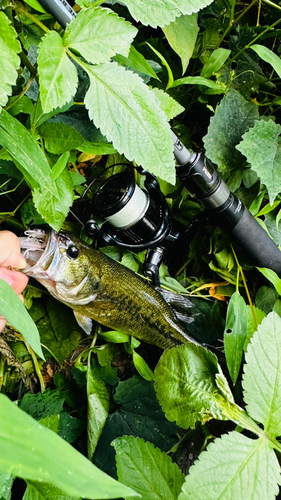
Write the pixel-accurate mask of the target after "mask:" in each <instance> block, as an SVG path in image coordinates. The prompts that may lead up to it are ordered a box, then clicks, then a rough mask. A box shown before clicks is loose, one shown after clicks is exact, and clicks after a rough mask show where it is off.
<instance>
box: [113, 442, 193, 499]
mask: <svg viewBox="0 0 281 500" xmlns="http://www.w3.org/2000/svg"><path fill="white" fill-rule="evenodd" d="M112 446H113V447H114V448H115V451H116V464H117V472H118V479H119V481H121V482H122V483H123V484H126V485H127V486H133V488H134V490H135V491H137V492H138V493H139V494H140V495H141V497H142V499H143V500H159V499H165V500H177V498H178V494H179V493H180V491H181V486H182V484H183V482H184V475H183V474H182V472H181V471H180V469H179V467H178V466H177V465H176V464H174V463H173V462H172V460H171V458H170V457H168V455H166V453H163V452H162V451H161V450H159V448H155V447H154V446H153V444H151V443H148V442H147V443H146V442H145V441H144V440H143V439H140V438H134V437H133V436H124V437H122V438H117V439H115V440H114V441H113V443H112ZM156 464H157V466H155V465H156Z"/></svg>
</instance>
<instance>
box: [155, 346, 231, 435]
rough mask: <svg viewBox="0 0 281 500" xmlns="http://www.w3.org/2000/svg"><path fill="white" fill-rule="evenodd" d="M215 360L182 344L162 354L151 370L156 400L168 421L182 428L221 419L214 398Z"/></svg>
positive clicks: (204, 350)
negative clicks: (153, 370) (152, 370)
mask: <svg viewBox="0 0 281 500" xmlns="http://www.w3.org/2000/svg"><path fill="white" fill-rule="evenodd" d="M217 374H218V365H217V359H216V357H215V355H214V354H212V353H211V352H208V351H206V349H204V348H203V347H201V346H197V345H194V344H192V345H191V344H189V345H183V346H179V347H177V348H173V349H169V350H168V351H165V352H164V353H163V355H162V357H161V359H160V361H159V363H158V365H157V367H156V369H155V372H154V380H155V389H156V393H157V397H158V399H159V401H160V404H161V405H162V407H163V410H164V412H165V414H166V416H167V418H168V419H169V420H171V421H172V422H173V421H174V420H176V422H177V424H178V425H179V426H180V427H183V428H184V429H187V428H188V427H192V428H194V427H195V423H196V422H197V421H200V422H202V423H204V422H207V421H208V420H210V419H211V418H217V419H219V420H225V419H226V418H227V417H225V416H224V413H223V405H221V399H219V396H218V388H217V384H216V375H217Z"/></svg>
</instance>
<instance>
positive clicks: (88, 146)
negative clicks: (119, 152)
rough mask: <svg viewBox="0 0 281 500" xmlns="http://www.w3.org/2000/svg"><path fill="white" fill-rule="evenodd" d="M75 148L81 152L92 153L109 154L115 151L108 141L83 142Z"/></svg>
mask: <svg viewBox="0 0 281 500" xmlns="http://www.w3.org/2000/svg"><path fill="white" fill-rule="evenodd" d="M76 149H78V151H82V153H87V154H93V155H111V154H114V153H116V149H114V147H113V146H112V144H109V143H108V142H100V143H97V142H83V143H82V144H80V145H79V146H77V147H76Z"/></svg>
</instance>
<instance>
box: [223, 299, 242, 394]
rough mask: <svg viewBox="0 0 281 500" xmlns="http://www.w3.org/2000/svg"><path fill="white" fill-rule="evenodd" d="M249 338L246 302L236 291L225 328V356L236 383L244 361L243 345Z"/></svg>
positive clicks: (230, 304) (230, 303) (228, 311)
mask: <svg viewBox="0 0 281 500" xmlns="http://www.w3.org/2000/svg"><path fill="white" fill-rule="evenodd" d="M246 338H247V309H246V303H245V300H244V299H243V297H241V295H240V293H239V292H235V293H234V294H233V295H232V297H231V299H230V301H229V304H228V308H227V315H226V324H225V330H224V348H225V357H226V362H227V367H228V370H229V374H230V376H231V379H232V382H233V384H235V383H236V380H237V377H238V375H239V370H240V366H241V361H242V355H243V347H244V344H245V341H246Z"/></svg>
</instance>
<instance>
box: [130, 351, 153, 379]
mask: <svg viewBox="0 0 281 500" xmlns="http://www.w3.org/2000/svg"><path fill="white" fill-rule="evenodd" d="M133 362H134V365H135V367H136V369H137V370H138V372H139V374H140V375H141V376H142V377H143V378H144V379H145V380H148V381H151V380H153V371H152V370H151V369H150V368H149V366H148V364H147V363H146V361H145V360H144V359H143V358H142V357H141V356H140V354H138V353H137V352H136V351H133Z"/></svg>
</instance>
